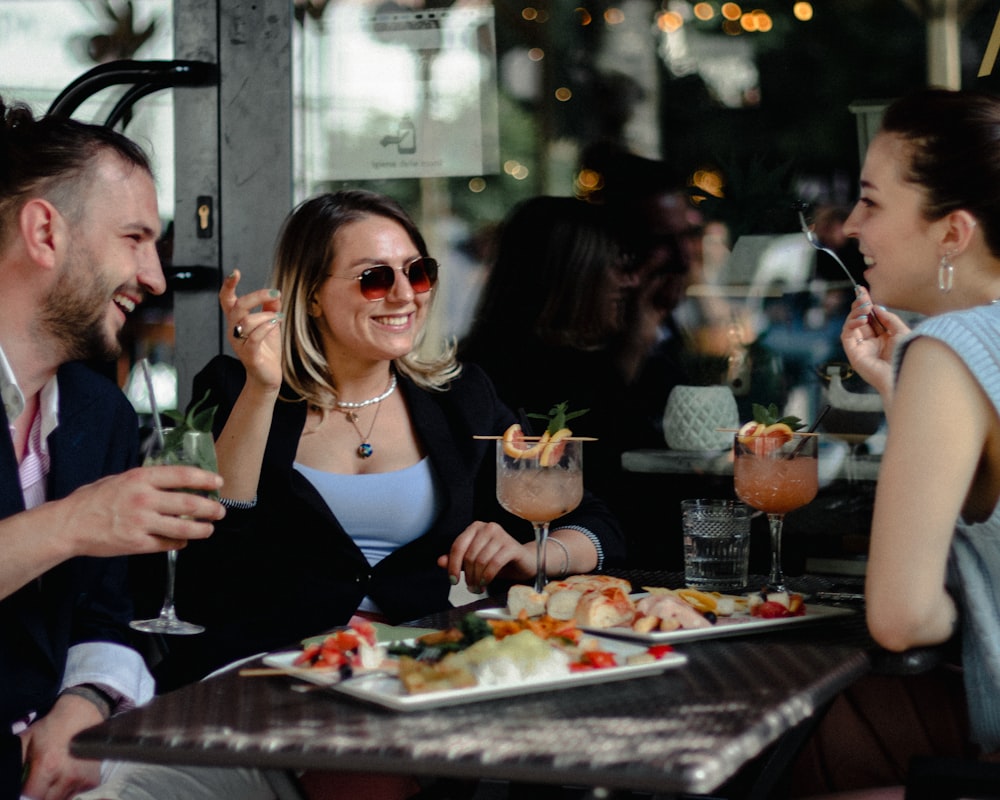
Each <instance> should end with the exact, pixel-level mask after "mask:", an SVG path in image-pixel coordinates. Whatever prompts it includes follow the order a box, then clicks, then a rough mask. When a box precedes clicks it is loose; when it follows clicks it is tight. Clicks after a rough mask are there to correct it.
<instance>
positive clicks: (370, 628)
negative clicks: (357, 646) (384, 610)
mask: <svg viewBox="0 0 1000 800" xmlns="http://www.w3.org/2000/svg"><path fill="white" fill-rule="evenodd" d="M351 629H352V630H353V631H354V632H355V633H357V634H358V636H360V637H361V638H362V639H363V640H364V641H365V642H366V643H367V644H370V645H371V646H372V647H374V646H375V642H376V641H377V640H378V634H377V632H376V631H375V626H374V625H372V624H371V623H370V622H369V621H368V620H366V619H354V620H352V621H351Z"/></svg>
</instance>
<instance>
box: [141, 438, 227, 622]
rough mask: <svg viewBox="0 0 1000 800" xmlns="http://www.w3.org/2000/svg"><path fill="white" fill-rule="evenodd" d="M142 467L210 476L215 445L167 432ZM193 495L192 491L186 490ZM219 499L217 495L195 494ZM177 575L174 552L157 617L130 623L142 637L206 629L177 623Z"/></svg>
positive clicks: (214, 466) (169, 559)
mask: <svg viewBox="0 0 1000 800" xmlns="http://www.w3.org/2000/svg"><path fill="white" fill-rule="evenodd" d="M143 464H144V465H145V466H151V465H156V464H188V465H190V466H194V467H200V468H201V469H207V470H210V471H212V472H217V471H218V466H217V464H216V460H215V442H214V441H213V439H212V434H211V433H208V432H205V431H194V430H182V429H180V428H167V429H166V430H164V431H163V437H162V440H161V439H160V437H159V436H157V437H156V438H155V439H154V442H153V445H152V447H151V451H150V453H149V454H148V455H147V456H146V458H145V460H144V461H143ZM185 491H193V490H185ZM197 493H198V494H203V495H205V496H209V497H215V498H216V499H218V496H219V495H218V492H197ZM176 573H177V551H176V550H168V551H167V586H166V590H165V592H164V596H163V606H162V607H161V608H160V613H159V615H157V616H156V617H154V618H153V619H137V620H133V621H132V622H131V623H129V624H130V625H131V626H132V627H133V628H135V630H137V631H143V632H144V633H169V634H175V635H182V636H183V635H191V634H194V633H202V632H203V631H204V630H205V628H204V627H202V626H201V625H196V624H195V623H193V622H185V621H184V620H182V619H179V618H178V616H177V611H176V609H175V608H174V578H175V575H176Z"/></svg>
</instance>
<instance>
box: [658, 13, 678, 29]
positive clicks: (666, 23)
mask: <svg viewBox="0 0 1000 800" xmlns="http://www.w3.org/2000/svg"><path fill="white" fill-rule="evenodd" d="M683 25H684V18H683V17H682V16H681V15H680V14H678V13H677V12H676V11H664V12H663V13H662V14H660V15H659V16H658V17H657V18H656V26H657V27H658V28H659V29H660V30H661V31H663V32H664V33H674V32H675V31H679V30H680V29H681V27H682V26H683Z"/></svg>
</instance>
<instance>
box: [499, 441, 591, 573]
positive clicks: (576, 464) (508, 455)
mask: <svg viewBox="0 0 1000 800" xmlns="http://www.w3.org/2000/svg"><path fill="white" fill-rule="evenodd" d="M524 444H525V445H526V446H527V449H525V450H516V451H511V452H508V450H509V446H508V443H505V442H504V441H503V440H498V441H497V443H496V448H497V500H498V501H499V502H500V505H501V506H503V507H504V508H505V509H507V510H508V511H509V512H510V513H511V514H514V515H515V516H518V517H520V518H521V519H526V520H527V521H528V522H530V523H531V526H532V528H534V531H535V546H536V553H537V555H536V568H537V572H536V573H535V591H536V592H540V591H542V589H544V588H545V584H546V583H547V580H546V577H545V542H546V540H547V539H548V536H549V523H551V522H552V520H554V519H558V518H559V517H561V516H563V515H564V514H568V513H569V512H570V511H572V510H573V509H574V508H576V507H577V506H578V505H580V501H581V500H582V499H583V442H581V441H579V440H573V439H562V440H560V441H558V442H553V443H550V444H542V445H541V446H540V447H533V445H535V444H539V442H538V439H537V437H535V438H534V439H532V437H525V442H524Z"/></svg>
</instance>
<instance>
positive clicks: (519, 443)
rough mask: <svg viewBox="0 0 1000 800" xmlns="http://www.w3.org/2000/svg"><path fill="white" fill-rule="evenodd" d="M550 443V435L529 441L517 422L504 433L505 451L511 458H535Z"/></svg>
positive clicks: (546, 434) (543, 435)
mask: <svg viewBox="0 0 1000 800" xmlns="http://www.w3.org/2000/svg"><path fill="white" fill-rule="evenodd" d="M548 441H549V434H548V433H544V434H542V436H541V438H539V439H538V440H534V439H532V440H531V441H529V440H528V439H527V438H526V437H525V435H524V431H522V430H521V426H520V425H518V424H517V423H516V422H515V423H514V424H513V425H511V426H510V427H509V428H507V430H505V431H504V432H503V451H504V452H505V453H506V454H507V455H508V456H510V457H511V458H534V457H535V456H536V455H538V453H539V452H541V450H542V448H543V447H545V444H546V443H547V442H548Z"/></svg>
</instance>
